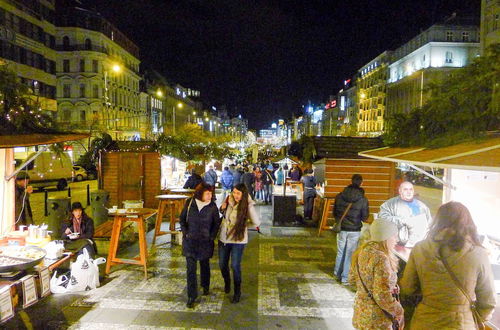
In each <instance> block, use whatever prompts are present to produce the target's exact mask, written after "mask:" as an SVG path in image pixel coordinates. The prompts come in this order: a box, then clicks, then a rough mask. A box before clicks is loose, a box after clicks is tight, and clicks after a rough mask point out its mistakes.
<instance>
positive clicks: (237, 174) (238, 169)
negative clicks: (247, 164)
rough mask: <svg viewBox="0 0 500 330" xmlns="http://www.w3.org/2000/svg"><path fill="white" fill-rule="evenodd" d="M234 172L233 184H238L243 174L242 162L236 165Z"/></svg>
mask: <svg viewBox="0 0 500 330" xmlns="http://www.w3.org/2000/svg"><path fill="white" fill-rule="evenodd" d="M232 173H233V186H236V185H237V184H238V183H241V176H242V175H243V169H242V167H241V165H240V164H238V165H236V168H235V169H234V171H232Z"/></svg>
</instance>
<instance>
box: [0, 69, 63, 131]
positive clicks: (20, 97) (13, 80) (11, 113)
mask: <svg viewBox="0 0 500 330" xmlns="http://www.w3.org/2000/svg"><path fill="white" fill-rule="evenodd" d="M53 132H55V128H54V123H53V121H52V119H51V117H49V116H48V115H46V114H44V113H43V112H42V109H41V108H40V105H39V104H38V102H37V96H36V95H34V94H33V91H32V90H30V89H29V88H28V86H27V85H25V84H23V83H21V81H20V79H19V78H18V77H17V75H16V73H15V72H13V71H11V70H10V69H9V68H8V67H7V65H0V135H3V134H9V135H11V134H23V133H24V134H26V133H53Z"/></svg>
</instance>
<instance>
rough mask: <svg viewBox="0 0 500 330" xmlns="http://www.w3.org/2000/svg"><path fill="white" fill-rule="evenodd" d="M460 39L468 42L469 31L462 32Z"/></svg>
mask: <svg viewBox="0 0 500 330" xmlns="http://www.w3.org/2000/svg"><path fill="white" fill-rule="evenodd" d="M462 41H464V42H468V41H469V32H465V31H464V32H462Z"/></svg>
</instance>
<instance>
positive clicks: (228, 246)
mask: <svg viewBox="0 0 500 330" xmlns="http://www.w3.org/2000/svg"><path fill="white" fill-rule="evenodd" d="M245 245H246V244H232V243H222V242H221V241H219V268H220V271H221V273H222V277H223V278H224V282H226V283H227V282H231V277H230V275H229V257H231V269H232V270H233V279H234V285H235V287H236V286H239V285H240V283H241V258H242V257H243V250H244V249H245Z"/></svg>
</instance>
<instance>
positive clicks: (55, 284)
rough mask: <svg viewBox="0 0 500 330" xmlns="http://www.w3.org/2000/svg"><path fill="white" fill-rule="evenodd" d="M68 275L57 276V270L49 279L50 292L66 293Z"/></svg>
mask: <svg viewBox="0 0 500 330" xmlns="http://www.w3.org/2000/svg"><path fill="white" fill-rule="evenodd" d="M68 283H69V277H68V276H66V275H61V276H59V277H57V270H56V271H55V272H54V275H52V278H51V279H50V292H52V293H66V292H68Z"/></svg>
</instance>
